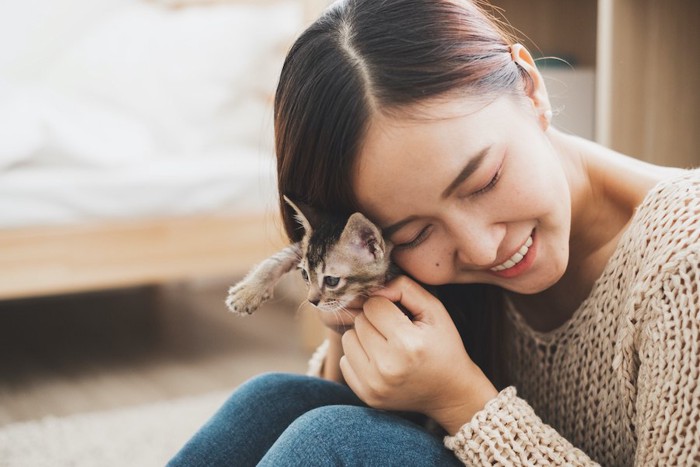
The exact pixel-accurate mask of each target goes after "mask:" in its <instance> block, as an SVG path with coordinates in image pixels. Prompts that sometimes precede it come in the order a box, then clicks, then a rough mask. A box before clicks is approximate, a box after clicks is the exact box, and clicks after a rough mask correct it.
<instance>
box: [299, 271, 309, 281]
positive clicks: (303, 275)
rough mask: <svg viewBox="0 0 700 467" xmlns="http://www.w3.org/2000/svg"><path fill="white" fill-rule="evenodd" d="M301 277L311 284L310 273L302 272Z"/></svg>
mask: <svg viewBox="0 0 700 467" xmlns="http://www.w3.org/2000/svg"><path fill="white" fill-rule="evenodd" d="M301 277H303V278H304V280H305V281H306V282H309V273H308V272H306V269H302V270H301Z"/></svg>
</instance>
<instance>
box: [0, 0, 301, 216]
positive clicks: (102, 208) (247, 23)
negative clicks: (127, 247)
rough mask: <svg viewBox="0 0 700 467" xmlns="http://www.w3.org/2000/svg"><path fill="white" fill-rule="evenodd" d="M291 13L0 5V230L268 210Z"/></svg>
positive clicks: (147, 5)
mask: <svg viewBox="0 0 700 467" xmlns="http://www.w3.org/2000/svg"><path fill="white" fill-rule="evenodd" d="M37 4H43V5H44V6H45V7H46V9H48V10H51V11H53V13H54V14H53V15H44V16H41V15H40V16H39V17H38V18H33V17H31V16H29V15H28V14H27V12H26V11H24V10H27V9H31V10H32V11H34V12H37V11H45V10H42V9H41V5H37ZM83 4H84V5H83ZM100 4H101V5H102V9H101V10H100V9H99V8H98V7H97V6H96V5H100ZM81 7H86V9H85V10H83V9H81ZM302 10H303V8H302V5H301V2H289V1H287V2H284V3H279V4H265V5H256V4H255V3H241V4H237V3H230V2H228V3H217V4H213V5H208V6H198V7H186V8H177V9H168V8H163V7H161V6H158V5H157V4H156V3H153V2H141V1H121V2H115V1H114V0H100V1H94V0H93V1H89V2H88V1H86V0H60V1H59V0H34V1H32V2H28V3H27V4H26V5H24V3H23V2H8V3H7V4H4V5H2V6H0V18H2V19H0V29H3V26H8V27H9V26H10V25H12V27H11V28H10V31H12V33H13V34H14V36H13V40H10V41H8V40H7V39H8V37H5V36H6V35H7V34H8V33H7V30H6V29H5V31H6V32H5V33H0V39H5V40H4V41H1V42H2V43H0V52H2V53H1V54H0V228H18V227H25V226H39V225H55V224H65V223H72V222H80V221H85V220H98V219H115V218H133V217H144V216H167V215H180V214H198V213H208V212H221V211H229V212H246V211H259V210H261V209H266V208H271V207H272V206H274V204H275V201H276V198H275V189H274V160H273V157H272V143H271V140H272V116H271V114H272V110H271V103H272V96H273V92H274V86H275V83H276V79H277V76H278V74H279V69H280V67H281V63H282V60H283V57H284V53H285V51H286V47H287V46H288V45H289V44H290V43H291V40H292V38H293V37H294V36H295V35H296V34H298V33H299V31H300V30H301V27H302V16H303V11H302ZM80 12H82V15H83V16H84V15H86V14H87V13H86V12H89V13H90V20H89V21H86V20H85V18H84V17H83V16H81V13H80ZM22 21H26V22H27V25H30V24H31V25H33V26H34V27H22V24H21V23H22ZM37 21H38V22H39V25H38V26H37V24H36V23H37ZM17 23H19V24H17ZM21 35H25V36H27V37H17V36H21Z"/></svg>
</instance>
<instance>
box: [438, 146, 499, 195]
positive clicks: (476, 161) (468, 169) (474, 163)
mask: <svg viewBox="0 0 700 467" xmlns="http://www.w3.org/2000/svg"><path fill="white" fill-rule="evenodd" d="M490 149H491V146H487V147H485V148H484V149H482V150H481V151H479V153H478V154H477V155H476V156H474V157H472V158H470V159H469V162H467V164H466V165H465V166H464V168H463V169H462V171H461V172H460V173H459V175H457V177H456V178H455V179H454V180H452V183H450V185H449V186H448V187H447V188H445V191H443V192H442V195H440V197H441V198H442V199H445V198H447V197H448V196H450V195H451V194H452V192H454V191H455V190H456V189H457V187H458V186H460V185H461V184H462V182H464V181H465V180H466V179H468V178H469V177H471V175H472V174H473V173H474V172H476V171H477V170H479V167H481V164H482V163H483V162H484V158H485V157H486V154H488V152H489V150H490Z"/></svg>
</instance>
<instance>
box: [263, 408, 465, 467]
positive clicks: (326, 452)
mask: <svg viewBox="0 0 700 467" xmlns="http://www.w3.org/2000/svg"><path fill="white" fill-rule="evenodd" d="M401 464H406V465H421V466H443V465H461V463H460V462H459V461H458V460H457V458H455V457H454V455H453V454H452V453H451V452H450V451H449V450H447V449H446V448H445V447H444V445H443V444H442V440H441V439H440V438H437V437H435V436H433V435H431V434H430V433H428V432H427V431H426V430H425V429H423V428H422V427H421V426H419V425H416V424H415V423H412V422H410V421H408V420H405V419H403V418H401V417H399V416H397V415H394V414H391V413H387V412H384V411H380V410H375V409H371V408H368V407H366V406H365V407H358V406H346V405H329V406H325V407H319V408H316V409H313V410H310V411H308V412H306V413H305V414H303V415H301V416H300V417H298V418H297V419H296V420H295V421H294V422H293V423H292V424H291V425H290V426H289V427H288V428H287V429H286V430H285V431H284V433H282V435H281V436H280V437H279V439H278V440H277V441H276V442H275V444H274V446H273V447H272V448H271V449H270V451H268V453H267V454H266V456H265V457H264V458H263V459H262V461H261V464H260V465H263V466H273V465H290V466H302V465H303V466H334V465H401Z"/></svg>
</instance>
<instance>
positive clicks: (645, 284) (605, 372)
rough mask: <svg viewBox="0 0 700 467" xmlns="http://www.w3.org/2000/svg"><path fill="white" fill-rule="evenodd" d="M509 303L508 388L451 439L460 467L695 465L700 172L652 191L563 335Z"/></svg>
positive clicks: (699, 454)
mask: <svg viewBox="0 0 700 467" xmlns="http://www.w3.org/2000/svg"><path fill="white" fill-rule="evenodd" d="M506 304H507V306H506V316H507V322H506V334H507V335H506V336H504V338H503V339H501V340H499V341H500V342H501V343H505V345H506V349H505V351H506V357H507V358H506V359H505V360H506V362H507V363H506V368H505V372H506V374H507V375H508V377H509V380H510V383H512V386H510V387H508V388H506V389H504V390H503V391H501V392H500V393H499V395H498V397H496V398H495V399H494V400H492V401H490V402H489V403H488V404H487V405H486V407H485V408H484V409H483V410H482V411H480V412H478V413H477V414H476V415H474V417H473V418H472V420H471V421H470V422H469V423H467V424H466V425H464V426H463V427H462V428H461V429H460V431H459V432H458V433H457V434H456V435H455V436H453V437H446V438H445V445H446V446H447V447H448V448H450V449H452V450H453V451H454V452H455V455H457V456H458V457H459V459H461V460H462V461H463V462H464V463H465V464H467V465H596V464H598V463H600V464H602V465H606V466H626V465H639V466H648V465H700V381H699V380H700V171H698V170H694V171H687V172H684V173H683V175H681V176H678V177H676V178H674V179H671V180H667V181H664V182H661V183H660V184H658V185H657V186H656V187H654V189H652V190H651V191H650V192H649V193H648V194H647V196H646V198H645V200H644V202H643V203H642V204H641V205H640V206H639V207H638V208H637V210H636V212H635V214H634V216H633V218H632V220H631V222H630V224H629V226H628V228H627V230H626V231H625V232H624V233H623V235H622V236H621V238H620V240H619V243H618V245H617V247H616V249H615V252H614V253H613V255H612V257H611V258H610V260H609V262H608V264H607V265H606V267H605V270H604V271H603V274H602V275H601V277H600V278H598V280H597V281H596V282H595V284H594V285H593V288H592V290H591V293H590V295H589V296H588V298H587V299H586V300H585V301H584V302H583V303H582V304H581V306H580V307H579V308H578V309H577V310H576V312H574V314H573V316H572V317H571V319H569V320H568V321H567V322H566V323H565V324H563V325H562V326H561V327H559V328H557V329H555V330H553V331H550V332H546V333H541V332H537V331H535V330H533V329H532V328H530V327H529V326H528V324H527V323H526V322H525V320H524V319H523V317H522V316H521V315H520V314H519V313H518V312H517V310H515V308H514V307H513V305H512V303H510V302H509V301H506ZM546 312H547V310H542V313H546ZM318 358H320V356H317V359H318ZM516 388H517V393H516Z"/></svg>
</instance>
